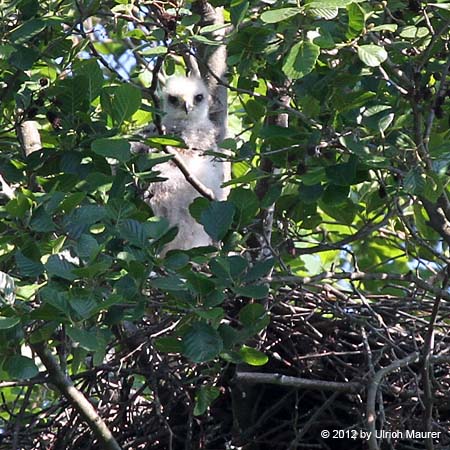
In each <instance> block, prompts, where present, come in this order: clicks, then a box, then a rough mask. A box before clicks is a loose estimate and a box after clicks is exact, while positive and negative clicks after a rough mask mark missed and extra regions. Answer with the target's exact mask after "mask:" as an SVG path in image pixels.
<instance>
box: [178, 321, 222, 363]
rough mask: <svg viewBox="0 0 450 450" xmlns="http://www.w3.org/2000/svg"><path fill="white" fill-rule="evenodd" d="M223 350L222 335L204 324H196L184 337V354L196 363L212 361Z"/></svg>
mask: <svg viewBox="0 0 450 450" xmlns="http://www.w3.org/2000/svg"><path fill="white" fill-rule="evenodd" d="M222 350H223V341H222V338H221V337H220V334H219V332H218V331H217V330H215V329H214V328H213V327H212V326H210V325H208V324H206V323H204V322H196V323H194V324H193V325H192V327H191V329H190V330H189V331H188V332H187V333H186V334H185V335H184V337H183V354H184V356H186V357H187V358H189V359H190V360H191V361H193V362H196V363H201V362H206V361H211V360H212V359H214V358H216V357H217V356H219V354H220V352H221V351H222Z"/></svg>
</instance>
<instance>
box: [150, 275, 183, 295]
mask: <svg viewBox="0 0 450 450" xmlns="http://www.w3.org/2000/svg"><path fill="white" fill-rule="evenodd" d="M149 283H150V285H151V286H153V287H155V288H157V289H162V290H165V291H184V290H185V289H186V283H185V282H184V281H183V280H182V279H181V278H178V277H176V276H175V275H170V276H167V277H159V278H151V279H150V280H149Z"/></svg>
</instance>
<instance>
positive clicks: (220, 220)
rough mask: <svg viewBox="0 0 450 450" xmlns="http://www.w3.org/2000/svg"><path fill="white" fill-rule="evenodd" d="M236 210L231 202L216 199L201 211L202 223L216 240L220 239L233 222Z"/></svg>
mask: <svg viewBox="0 0 450 450" xmlns="http://www.w3.org/2000/svg"><path fill="white" fill-rule="evenodd" d="M234 212H235V207H234V205H233V204H232V203H231V202H227V201H223V202H217V201H214V202H211V203H210V204H209V206H208V207H207V208H206V209H205V210H204V211H203V212H202V213H201V216H200V223H201V224H202V225H203V227H204V228H205V231H206V232H207V233H208V234H209V235H210V236H211V238H212V239H213V240H214V241H220V240H221V239H223V237H224V236H225V235H226V233H227V231H228V230H229V228H230V226H231V224H232V223H233V216H234Z"/></svg>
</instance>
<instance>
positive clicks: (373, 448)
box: [366, 352, 419, 450]
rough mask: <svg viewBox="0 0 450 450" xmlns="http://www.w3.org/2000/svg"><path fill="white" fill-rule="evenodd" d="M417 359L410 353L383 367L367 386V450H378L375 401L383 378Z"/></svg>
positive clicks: (415, 354) (417, 354)
mask: <svg viewBox="0 0 450 450" xmlns="http://www.w3.org/2000/svg"><path fill="white" fill-rule="evenodd" d="M418 359H419V353H417V352H416V353H412V354H411V355H409V356H407V357H406V358H403V359H399V360H397V361H394V362H392V363H391V364H389V365H388V366H387V367H383V368H382V369H381V370H379V371H378V372H377V373H376V374H375V376H374V377H373V379H372V381H371V382H370V384H369V387H368V389H367V408H366V412H367V428H368V431H369V433H370V435H369V450H379V446H378V442H377V438H376V411H375V405H376V399H377V393H378V388H379V387H380V384H381V382H382V381H383V378H384V377H386V376H387V375H389V374H390V373H391V372H394V371H395V370H398V369H401V368H402V367H406V366H408V365H410V364H412V363H414V362H416V361H418Z"/></svg>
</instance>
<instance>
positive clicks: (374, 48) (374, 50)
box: [358, 44, 388, 67]
mask: <svg viewBox="0 0 450 450" xmlns="http://www.w3.org/2000/svg"><path fill="white" fill-rule="evenodd" d="M358 56H359V59H360V60H361V61H362V62H363V63H364V64H366V65H367V66H369V67H378V66H379V65H380V64H381V63H383V62H384V61H386V59H387V57H388V54H387V52H386V50H385V49H384V47H380V46H378V45H374V44H368V45H360V46H359V47H358Z"/></svg>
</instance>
